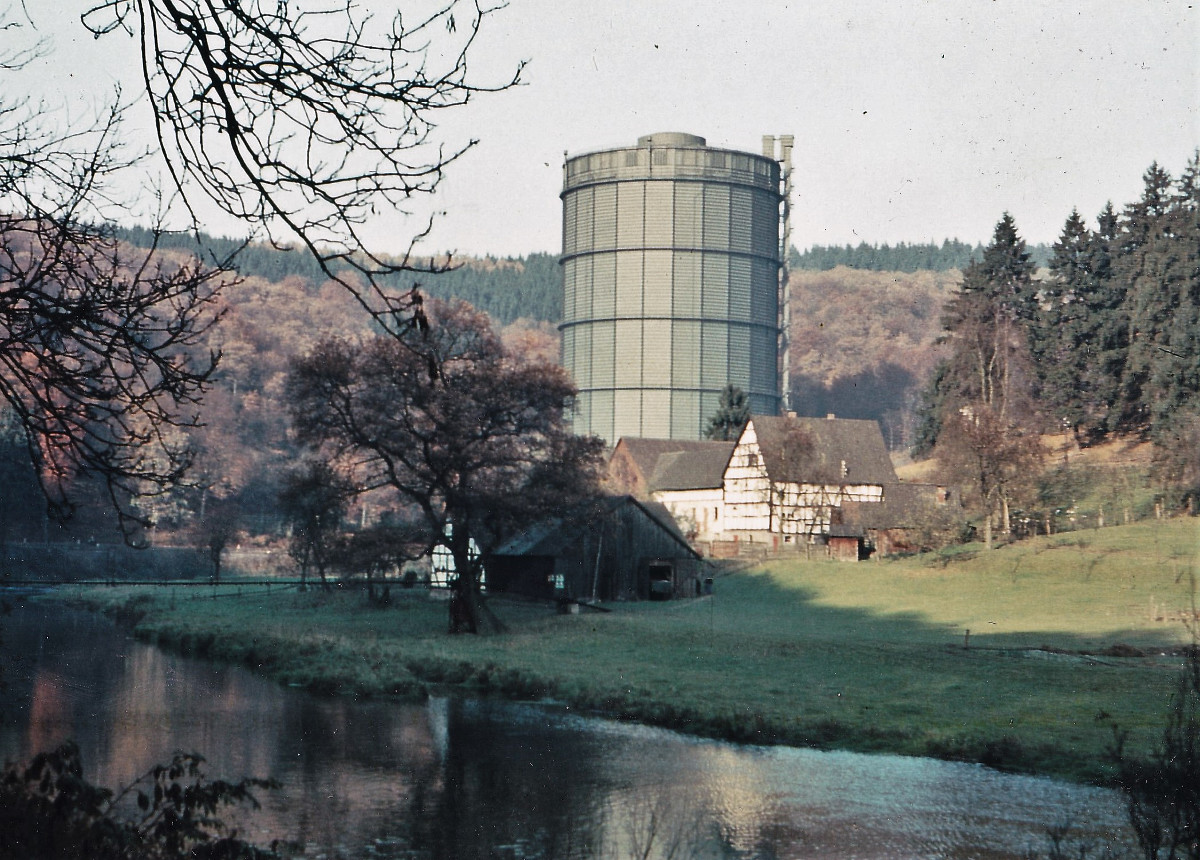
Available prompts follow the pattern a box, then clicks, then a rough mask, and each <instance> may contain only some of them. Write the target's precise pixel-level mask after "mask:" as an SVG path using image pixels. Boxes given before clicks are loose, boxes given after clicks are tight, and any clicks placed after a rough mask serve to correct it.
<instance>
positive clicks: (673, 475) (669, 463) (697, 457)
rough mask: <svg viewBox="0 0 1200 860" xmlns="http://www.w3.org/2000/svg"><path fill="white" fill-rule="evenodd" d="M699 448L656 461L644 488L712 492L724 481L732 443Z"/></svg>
mask: <svg viewBox="0 0 1200 860" xmlns="http://www.w3.org/2000/svg"><path fill="white" fill-rule="evenodd" d="M697 444H699V445H702V446H703V447H690V448H688V449H686V450H683V451H672V452H670V453H668V454H663V455H662V456H661V457H659V458H658V462H657V464H656V465H655V467H654V473H653V474H652V475H650V476H649V478H648V480H647V484H648V487H649V490H650V492H655V491H656V490H716V489H720V488H721V486H722V484H723V483H724V480H725V469H726V467H728V466H729V458H730V457H731V456H733V449H734V448H735V447H737V443H736V442H701V443H697Z"/></svg>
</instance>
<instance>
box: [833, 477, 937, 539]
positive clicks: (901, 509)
mask: <svg viewBox="0 0 1200 860" xmlns="http://www.w3.org/2000/svg"><path fill="white" fill-rule="evenodd" d="M937 503H938V487H937V485H936V484H887V485H885V486H884V488H883V501H882V502H844V503H843V504H842V516H843V517H844V518H845V521H846V522H847V523H849V524H853V525H856V526H858V527H859V528H864V529H901V528H912V527H913V526H916V525H917V523H918V521H919V518H920V516H921V514H922V512H923V511H924V510H925V509H926V508H927V507H929V506H930V505H934V504H937Z"/></svg>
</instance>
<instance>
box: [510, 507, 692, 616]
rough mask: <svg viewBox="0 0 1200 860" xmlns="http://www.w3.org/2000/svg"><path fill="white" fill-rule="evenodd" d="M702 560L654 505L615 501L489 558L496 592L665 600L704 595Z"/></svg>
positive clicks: (577, 513) (522, 537)
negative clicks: (702, 593)
mask: <svg viewBox="0 0 1200 860" xmlns="http://www.w3.org/2000/svg"><path fill="white" fill-rule="evenodd" d="M704 571H705V566H704V562H703V561H702V560H701V558H700V555H699V553H697V552H696V551H695V550H694V549H692V547H691V546H690V545H689V544H688V542H687V539H686V538H685V537H684V536H683V534H682V532H680V530H679V526H678V525H676V523H675V519H674V518H673V517H672V516H671V513H670V512H669V511H668V510H667V509H666V508H665V507H663V506H662V505H661V504H659V503H657V502H642V501H639V500H637V499H635V498H634V497H633V496H610V497H605V498H601V499H597V500H595V501H592V502H589V503H587V504H586V505H583V506H581V507H580V508H578V509H576V510H574V511H571V512H570V513H568V514H566V515H564V516H562V517H558V518H555V519H553V520H547V521H545V522H542V523H539V524H538V525H536V526H533V527H532V528H530V529H528V530H526V531H525V532H523V533H521V534H519V535H517V536H516V537H514V538H513V539H511V540H509V541H508V542H506V543H505V544H504V545H503V546H501V547H500V548H499V549H497V550H496V551H495V552H493V553H492V554H491V555H490V556H489V557H488V560H487V579H488V590H489V591H491V592H493V593H501V594H505V593H507V594H518V595H522V596H525V597H531V598H539V599H547V600H549V599H559V600H563V599H565V600H655V599H657V600H665V599H668V598H671V597H690V596H696V595H699V594H700V593H701V592H702V590H703V580H704V576H705V572H704Z"/></svg>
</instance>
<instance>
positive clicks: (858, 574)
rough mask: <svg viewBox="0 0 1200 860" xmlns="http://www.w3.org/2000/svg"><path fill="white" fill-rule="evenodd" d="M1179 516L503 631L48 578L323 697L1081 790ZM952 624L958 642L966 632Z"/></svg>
mask: <svg viewBox="0 0 1200 860" xmlns="http://www.w3.org/2000/svg"><path fill="white" fill-rule="evenodd" d="M1196 537H1197V524H1196V521H1195V520H1173V521H1157V522H1152V523H1143V524H1138V525H1133V526H1122V527H1116V528H1109V529H1103V530H1099V531H1090V532H1075V533H1071V534H1066V535H1058V536H1053V537H1050V538H1041V539H1037V540H1031V541H1028V542H1023V543H1021V544H1018V545H1015V546H1011V547H1007V548H1003V549H1000V550H997V551H995V552H993V553H990V554H987V553H982V552H980V553H971V552H960V553H957V554H954V555H946V556H938V557H926V558H914V559H905V560H897V561H883V562H870V563H863V564H859V565H848V564H838V563H831V562H811V563H804V562H787V563H783V562H780V563H775V564H772V565H768V566H766V567H764V568H761V569H756V570H753V571H749V572H744V573H738V574H731V575H727V576H723V577H720V578H718V579H717V582H716V591H715V594H714V595H712V596H711V597H705V598H700V599H696V600H688V601H677V602H673V603H646V604H623V605H616V606H611V607H610V608H612V609H613V610H614V611H612V612H609V613H597V612H590V611H588V610H584V611H583V613H582V614H579V615H557V614H554V612H553V610H551V609H549V608H547V607H545V606H533V605H528V604H521V603H515V602H508V601H501V600H495V601H493V603H492V606H493V608H494V610H495V611H496V612H497V614H498V615H499V616H500V617H501V618H502V620H504V621H505V623H506V624H507V625H508V627H509V632H507V633H505V634H502V635H496V636H487V637H474V636H449V635H447V633H446V626H447V620H446V615H447V612H446V606H445V603H444V602H443V601H440V600H435V599H431V598H430V596H429V595H427V594H426V593H425V592H423V591H416V590H413V591H406V590H396V591H393V597H394V598H395V600H394V601H393V603H392V605H391V606H388V607H384V608H381V607H377V606H374V605H370V604H368V603H367V602H366V600H365V597H364V596H363V595H361V594H360V593H351V592H332V593H327V592H320V591H309V592H306V593H297V592H295V591H293V590H281V589H263V588H250V587H241V588H239V587H238V586H236V585H235V584H230V585H226V586H222V587H221V588H220V589H215V590H214V589H209V588H201V589H195V588H192V589H185V588H175V589H172V588H169V587H168V588H155V589H149V588H114V589H92V590H87V591H81V590H78V589H68V590H63V591H60V592H59V593H58V598H59V599H62V598H67V599H72V600H81V601H83V602H84V603H86V604H87V605H89V606H91V607H92V608H96V609H101V610H103V611H106V612H108V613H110V614H113V615H114V616H116V617H118V618H120V619H122V620H123V621H125V622H126V623H128V624H130V625H131V626H132V627H133V629H134V630H135V632H136V634H137V635H138V636H139V637H141V638H143V639H145V640H148V641H153V642H157V643H159V644H161V645H164V646H165V647H169V648H172V649H175V650H178V651H181V652H184V653H188V654H192V655H196V656H203V657H211V658H215V659H221V660H229V661H233V662H238V663H241V664H244V665H247V666H249V667H251V668H253V669H255V670H257V671H260V672H262V673H265V674H267V675H269V676H270V677H273V678H275V679H277V680H279V681H280V682H282V683H285V684H291V685H296V686H302V687H306V688H308V689H312V690H315V691H319V692H324V693H332V694H353V695H361V696H381V695H388V696H404V697H417V696H422V695H424V694H425V693H426V692H427V691H428V690H430V689H431V688H434V687H444V686H446V685H450V686H454V687H459V688H462V689H464V690H469V691H471V692H473V693H497V694H502V695H505V696H509V697H512V698H519V699H553V700H556V701H560V702H563V703H565V704H567V705H569V706H571V707H572V708H578V709H586V710H592V711H597V712H600V713H604V714H609V715H615V716H619V717H622V718H626V719H632V720H639V721H643V722H646V723H650V724H654V725H659V726H666V727H670V728H673V729H678V730H680V731H684V732H689V733H693V734H697V735H702V736H711V737H720V738H725V739H730V740H737V741H744V742H750V743H765V744H778V743H782V744H790V745H796V746H812V747H818V748H838V749H848V750H856V751H864V752H892V753H899V754H905V755H924V756H933V757H936V758H943V759H952V760H966V761H977V762H981V763H984V764H988V765H991V766H994V767H998V768H1001V769H1006V770H1013V771H1019V772H1028V773H1042V774H1048V775H1054V776H1060V777H1066V778H1069V779H1074V780H1081V781H1082V780H1086V781H1103V780H1104V779H1105V778H1106V775H1107V773H1108V769H1107V764H1106V758H1105V752H1106V749H1107V747H1108V745H1109V744H1110V743H1111V742H1112V738H1113V727H1114V726H1119V727H1120V728H1122V729H1126V730H1128V731H1129V732H1130V734H1131V746H1132V748H1133V749H1139V748H1141V749H1144V748H1146V747H1148V745H1149V744H1151V743H1152V742H1153V741H1154V740H1155V739H1156V738H1157V736H1158V734H1159V731H1160V727H1161V725H1162V721H1163V716H1164V713H1165V709H1166V706H1167V702H1168V700H1169V696H1170V691H1171V689H1172V686H1173V684H1174V681H1175V679H1176V677H1177V674H1178V670H1179V667H1180V665H1181V662H1182V661H1181V658H1180V656H1179V651H1180V648H1181V647H1182V646H1183V645H1184V644H1185V643H1186V642H1187V641H1189V635H1188V631H1187V629H1186V627H1185V626H1184V623H1183V621H1184V620H1185V618H1190V617H1191V614H1190V613H1191V610H1190V607H1191V606H1193V605H1194V603H1193V600H1192V585H1191V582H1192V577H1191V576H1190V573H1191V572H1192V571H1193V570H1194V560H1195V552H1196V545H1197V541H1196ZM968 630H969V631H970V633H969V635H968V634H967V631H968Z"/></svg>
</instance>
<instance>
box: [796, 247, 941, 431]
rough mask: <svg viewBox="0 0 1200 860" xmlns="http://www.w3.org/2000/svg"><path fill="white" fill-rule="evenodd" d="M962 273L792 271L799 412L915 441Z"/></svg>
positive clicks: (797, 405)
mask: <svg viewBox="0 0 1200 860" xmlns="http://www.w3.org/2000/svg"><path fill="white" fill-rule="evenodd" d="M960 277H961V273H960V272H958V271H957V270H952V271H947V272H927V271H926V272H914V273H904V272H868V271H861V270H855V269H849V268H846V267H844V266H843V267H839V268H836V269H834V270H832V271H828V272H793V273H792V275H791V278H790V287H791V350H790V357H791V397H792V401H791V402H792V409H793V410H794V411H795V412H797V413H798V414H800V415H815V416H820V415H825V414H828V413H831V412H832V413H835V414H837V415H838V416H839V417H842V418H867V419H874V420H877V421H879V422H880V424H881V425H882V427H883V430H884V438H885V439H886V440H887V443H888V446H889V447H891V448H893V449H899V448H905V447H908V445H909V444H910V442H911V438H912V433H913V431H914V427H915V422H916V420H917V419H916V412H917V407H918V405H919V392H920V391H921V389H922V388H923V387H924V386H925V382H926V379H927V378H928V377H929V374H930V372H931V371H932V370H933V368H934V367H935V366H936V365H937V363H938V361H939V360H940V359H941V357H942V354H943V350H942V347H940V346H938V345H937V343H936V341H937V339H938V337H939V336H940V335H941V333H942V325H941V314H942V307H943V305H944V304H945V302H946V300H947V299H948V298H949V296H950V295H951V294H952V293H953V291H954V289H955V287H956V286H957V284H958V282H959V279H960Z"/></svg>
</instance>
